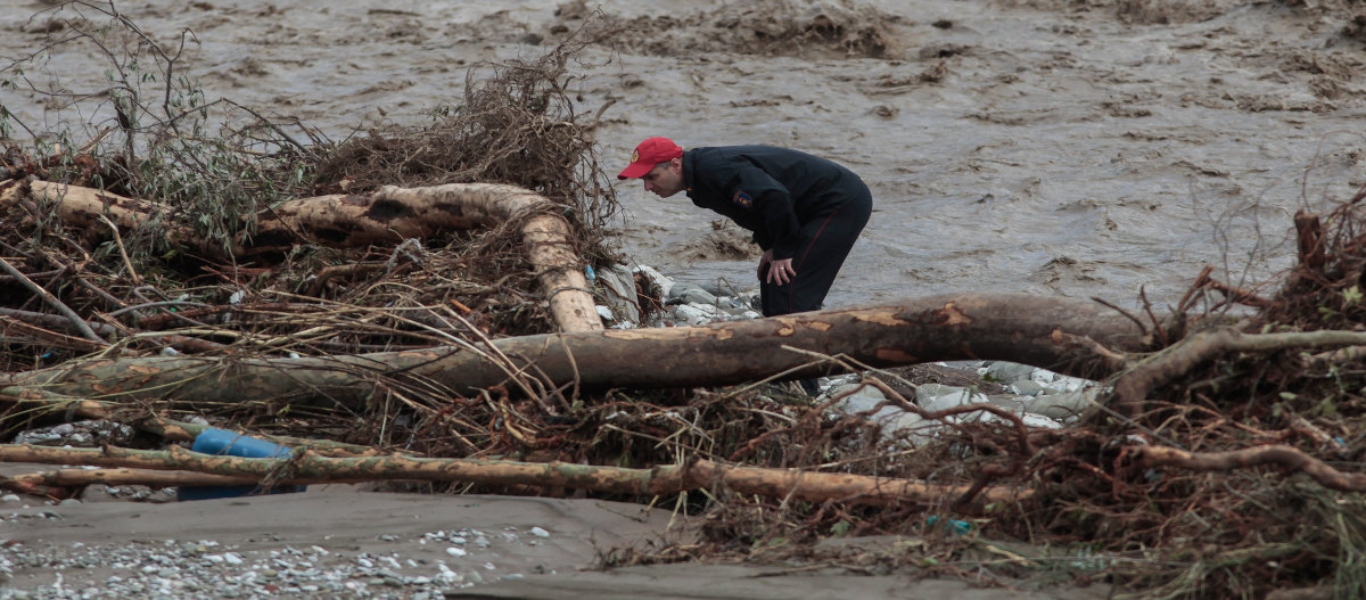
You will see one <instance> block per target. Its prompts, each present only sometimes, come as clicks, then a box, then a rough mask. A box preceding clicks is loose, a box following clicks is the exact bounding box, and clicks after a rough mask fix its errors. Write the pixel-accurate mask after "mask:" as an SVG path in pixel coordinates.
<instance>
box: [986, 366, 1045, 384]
mask: <svg viewBox="0 0 1366 600" xmlns="http://www.w3.org/2000/svg"><path fill="white" fill-rule="evenodd" d="M1034 370H1035V367H1031V366H1029V365H1021V364H1017V363H1011V362H1005V361H996V362H994V363H991V364H990V365H987V368H986V371H984V372H983V373H982V376H983V377H985V378H987V379H989V380H991V381H998V382H1001V383H1014V382H1016V381H1020V380H1023V379H1029V378H1030V376H1031V375H1033V374H1034Z"/></svg>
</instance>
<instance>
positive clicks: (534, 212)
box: [0, 179, 602, 332]
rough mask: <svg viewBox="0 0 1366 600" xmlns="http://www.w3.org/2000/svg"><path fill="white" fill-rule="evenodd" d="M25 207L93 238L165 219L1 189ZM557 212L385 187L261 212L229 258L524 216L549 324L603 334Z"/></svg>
mask: <svg viewBox="0 0 1366 600" xmlns="http://www.w3.org/2000/svg"><path fill="white" fill-rule="evenodd" d="M32 200H41V201H42V202H44V203H53V204H55V205H56V206H57V214H58V216H59V218H60V219H61V220H62V223H63V224H65V225H66V226H67V227H70V228H73V229H75V230H78V231H85V232H87V233H92V234H93V232H103V231H104V230H105V229H106V228H107V225H105V224H104V223H103V222H102V221H101V220H100V216H101V215H104V216H105V217H106V218H108V219H110V220H111V221H113V222H114V223H115V224H116V225H118V226H119V227H121V228H125V229H133V228H136V227H137V226H139V225H141V224H142V223H144V222H147V221H148V220H149V219H151V218H152V216H153V215H155V214H157V213H166V212H169V209H168V208H167V207H165V206H160V205H157V204H154V203H150V202H145V201H141V200H134V199H131V198H124V197H122V196H117V195H114V194H109V193H106V192H102V191H100V190H96V189H91V188H84V187H78V186H69V185H63V184H57V183H51V182H47V181H17V180H12V179H11V180H8V181H4V182H0V205H4V204H14V203H20V202H25V201H32ZM558 210H559V207H558V206H557V205H555V204H554V203H553V202H551V201H550V200H548V199H546V198H545V197H543V196H540V195H537V194H534V193H532V192H530V191H528V190H525V189H522V188H519V187H516V186H511V185H499V184H490V183H453V184H448V185H440V186H432V187H425V188H414V189H407V188H399V187H393V186H385V187H383V188H380V189H379V190H378V191H376V192H374V193H371V194H365V195H331V196H315V197H312V198H299V199H296V200H291V201H289V202H285V203H284V204H282V205H280V206H279V207H276V208H275V209H273V210H266V211H262V212H261V214H259V215H257V227H256V233H255V234H254V235H252V236H251V237H250V239H242V240H239V241H238V243H237V245H236V246H235V247H233V248H232V254H233V256H236V257H239V258H241V257H248V256H252V255H258V254H265V253H274V252H285V251H287V250H289V249H290V248H292V247H293V246H296V245H298V244H301V243H308V244H317V245H323V246H330V247H334V248H353V247H359V246H366V245H370V244H393V243H397V242H401V241H403V240H405V239H409V238H418V239H430V238H432V237H435V236H438V235H440V234H442V233H444V232H449V231H453V230H460V229H472V228H475V227H493V226H496V225H498V224H501V223H505V222H512V221H514V220H518V219H525V221H524V222H523V223H522V225H521V233H522V241H523V243H524V244H525V245H526V248H527V254H528V258H529V260H530V262H531V265H532V267H533V268H534V269H535V270H536V274H537V277H538V278H539V279H540V283H541V287H542V289H543V291H544V294H545V296H546V299H547V301H548V302H549V304H550V313H551V316H552V317H554V319H555V322H556V323H557V324H558V325H559V326H560V329H561V330H562V331H567V332H573V331H593V330H598V329H602V320H601V319H600V318H599V317H598V313H597V308H596V307H595V306H594V302H593V294H592V291H591V290H590V289H589V287H588V281H587V279H586V278H585V277H584V274H583V261H582V260H581V259H580V258H579V256H578V253H577V252H576V249H575V247H574V242H573V237H572V236H571V235H570V234H571V230H570V227H569V223H568V221H566V220H565V219H564V217H562V216H560V215H559V214H558ZM165 236H166V240H167V241H168V242H170V243H171V244H173V245H176V246H186V247H190V248H193V249H195V250H196V251H197V252H200V253H203V254H206V255H209V256H219V257H221V255H222V252H223V250H222V248H220V247H219V246H218V245H217V244H215V243H214V242H212V241H211V240H205V239H200V238H197V237H195V235H194V232H193V231H192V230H191V229H189V228H187V227H169V228H167V230H166V232H165Z"/></svg>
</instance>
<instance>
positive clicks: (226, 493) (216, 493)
mask: <svg viewBox="0 0 1366 600" xmlns="http://www.w3.org/2000/svg"><path fill="white" fill-rule="evenodd" d="M190 449H191V450H193V451H195V452H199V453H202V454H213V455H216V456H222V455H228V456H241V457H243V458H289V456H290V455H291V454H293V453H294V451H293V450H292V449H290V448H289V447H288V446H281V445H279V444H275V443H272V442H267V441H265V440H262V439H257V438H254V437H250V436H245V435H242V434H240V433H237V432H236V431H228V430H226V429H213V428H210V429H205V430H204V431H203V432H202V433H200V434H199V435H197V436H195V438H194V445H193V446H190ZM305 489H307V488H306V487H305V486H302V485H284V486H276V487H274V488H271V490H270V492H269V493H271V494H288V493H292V492H302V491H304V490H305ZM261 493H263V492H262V491H261V487H260V486H256V485H215V486H181V487H180V491H179V493H178V494H177V497H178V498H179V499H180V500H182V501H184V500H209V499H212V498H234V497H238V496H254V495H258V494H261Z"/></svg>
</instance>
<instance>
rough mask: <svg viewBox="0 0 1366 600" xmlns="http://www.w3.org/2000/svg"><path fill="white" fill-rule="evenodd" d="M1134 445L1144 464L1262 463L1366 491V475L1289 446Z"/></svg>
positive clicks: (1213, 466)
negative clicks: (1201, 448)
mask: <svg viewBox="0 0 1366 600" xmlns="http://www.w3.org/2000/svg"><path fill="white" fill-rule="evenodd" d="M1131 448H1132V450H1131V452H1132V454H1133V455H1134V456H1135V457H1136V459H1137V460H1138V463H1139V464H1140V465H1142V466H1144V467H1158V466H1172V467H1179V468H1182V469H1188V470H1191V471H1232V470H1234V469H1248V468H1252V467H1259V466H1262V465H1279V466H1281V467H1284V468H1286V469H1289V470H1291V471H1300V472H1303V473H1304V474H1306V475H1308V476H1310V477H1312V478H1313V479H1314V480H1315V481H1317V482H1319V484H1321V485H1323V486H1324V487H1326V488H1330V489H1334V490H1339V491H1343V492H1362V491H1366V475H1363V474H1361V473H1343V472H1342V471H1339V470H1337V469H1334V468H1333V467H1331V466H1329V465H1328V464H1327V463H1325V462H1323V461H1321V460H1319V459H1317V458H1314V457H1312V456H1309V455H1307V454H1305V453H1303V452H1301V451H1299V450H1298V449H1296V448H1292V447H1290V446H1279V445H1277V446H1259V447H1256V448H1247V449H1244V450H1233V451H1229V452H1209V453H1203V454H1197V453H1194V452H1187V451H1185V450H1177V449H1176V448H1166V447H1161V446H1132V447H1131Z"/></svg>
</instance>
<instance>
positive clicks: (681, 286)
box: [664, 283, 716, 307]
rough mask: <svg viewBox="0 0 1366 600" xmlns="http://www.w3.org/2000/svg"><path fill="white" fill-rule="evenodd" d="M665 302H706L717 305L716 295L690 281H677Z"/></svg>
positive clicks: (713, 305)
mask: <svg viewBox="0 0 1366 600" xmlns="http://www.w3.org/2000/svg"><path fill="white" fill-rule="evenodd" d="M664 304H666V305H667V304H694V305H696V304H706V305H709V306H712V307H715V306H716V295H715V294H712V293H711V292H708V291H707V290H704V289H702V288H700V287H698V286H695V285H692V284H689V283H675V284H674V285H673V287H672V288H670V289H669V295H668V296H666V297H665V298H664Z"/></svg>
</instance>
